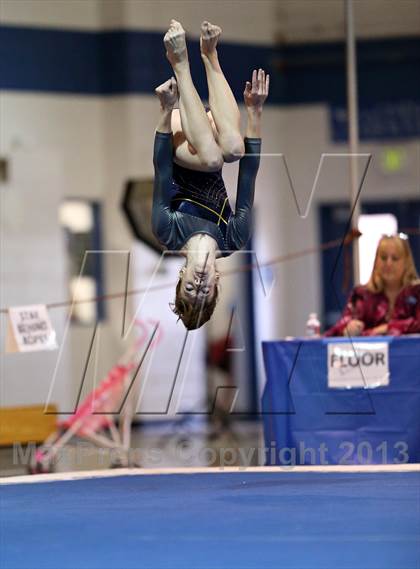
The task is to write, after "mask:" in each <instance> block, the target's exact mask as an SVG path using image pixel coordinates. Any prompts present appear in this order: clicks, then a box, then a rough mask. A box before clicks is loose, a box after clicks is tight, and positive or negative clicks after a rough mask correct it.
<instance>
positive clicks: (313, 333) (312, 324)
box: [306, 312, 321, 338]
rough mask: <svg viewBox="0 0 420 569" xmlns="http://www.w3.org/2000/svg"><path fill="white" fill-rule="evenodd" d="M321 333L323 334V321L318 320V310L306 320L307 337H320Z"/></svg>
mask: <svg viewBox="0 0 420 569" xmlns="http://www.w3.org/2000/svg"><path fill="white" fill-rule="evenodd" d="M320 335H321V323H320V321H319V320H318V315H317V313H316V312H311V313H310V314H309V318H308V321H307V322H306V337H307V338H319V337H320Z"/></svg>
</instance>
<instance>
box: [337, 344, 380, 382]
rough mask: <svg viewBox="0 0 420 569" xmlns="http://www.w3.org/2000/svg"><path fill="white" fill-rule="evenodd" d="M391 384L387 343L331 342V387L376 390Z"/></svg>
mask: <svg viewBox="0 0 420 569" xmlns="http://www.w3.org/2000/svg"><path fill="white" fill-rule="evenodd" d="M383 385H389V354H388V343H387V342H375V343H370V342H369V343H368V342H340V343H338V342H337V343H331V344H330V343H329V344H328V387H330V388H333V389H352V388H364V389H373V388H375V387H380V386H383Z"/></svg>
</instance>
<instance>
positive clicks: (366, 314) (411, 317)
mask: <svg viewBox="0 0 420 569" xmlns="http://www.w3.org/2000/svg"><path fill="white" fill-rule="evenodd" d="M388 308H389V301H388V298H387V297H386V296H385V294H383V293H382V292H377V293H375V292H371V291H370V290H368V289H367V288H366V286H357V287H355V288H354V289H353V290H352V292H351V293H350V296H349V298H348V300H347V304H346V307H345V309H344V311H343V314H342V315H341V318H340V320H339V321H338V322H337V323H336V324H335V325H334V326H332V327H331V328H330V329H329V330H327V331H326V332H325V334H324V335H325V336H342V335H343V333H344V330H345V328H346V326H347V324H348V323H349V322H350V320H361V321H362V322H364V324H365V329H364V330H363V332H362V336H371V335H372V331H373V328H376V326H380V325H381V324H388V332H387V334H389V335H391V336H400V335H401V334H420V284H414V285H409V286H406V287H405V288H403V289H402V291H401V292H400V293H399V295H398V296H397V298H396V300H395V306H394V310H393V312H392V314H391V316H390V317H388Z"/></svg>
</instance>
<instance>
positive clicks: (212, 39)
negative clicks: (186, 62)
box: [200, 21, 222, 57]
mask: <svg viewBox="0 0 420 569" xmlns="http://www.w3.org/2000/svg"><path fill="white" fill-rule="evenodd" d="M221 33H222V29H221V28H219V26H215V25H214V24H210V22H207V21H204V22H203V23H202V24H201V36H200V50H201V55H202V56H205V57H211V56H213V55H217V52H216V46H217V42H218V41H219V37H220V34H221Z"/></svg>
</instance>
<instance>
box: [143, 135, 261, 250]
mask: <svg viewBox="0 0 420 569" xmlns="http://www.w3.org/2000/svg"><path fill="white" fill-rule="evenodd" d="M260 151H261V139H260V138H245V155H244V156H243V157H242V158H241V160H240V162H239V175H238V187H237V194H236V207H235V212H234V213H233V212H232V210H231V208H230V204H229V200H228V197H227V193H226V188H225V185H224V182H223V178H222V175H221V171H219V172H198V171H196V170H189V169H187V168H183V167H181V166H179V165H178V164H176V163H174V162H173V144H172V133H162V132H156V135H155V145H154V154H153V164H154V167H155V181H154V193H153V213H152V226H153V232H154V234H155V235H156V237H157V239H158V240H159V241H160V242H161V243H162V244H163V245H164V246H165V247H166V248H167V249H168V250H169V251H179V250H180V249H182V248H183V246H184V245H185V243H186V242H187V241H188V239H189V238H190V237H191V236H192V235H195V234H197V233H206V234H208V235H210V236H211V237H213V238H214V239H215V240H216V242H217V245H218V249H219V251H220V253H221V255H222V256H224V257H226V256H228V255H230V254H231V253H233V252H234V251H237V250H238V249H241V248H242V247H244V246H245V245H246V243H247V241H248V239H249V237H250V232H251V212H252V205H253V202H254V190H255V178H256V176H257V172H258V167H259V163H260Z"/></svg>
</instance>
